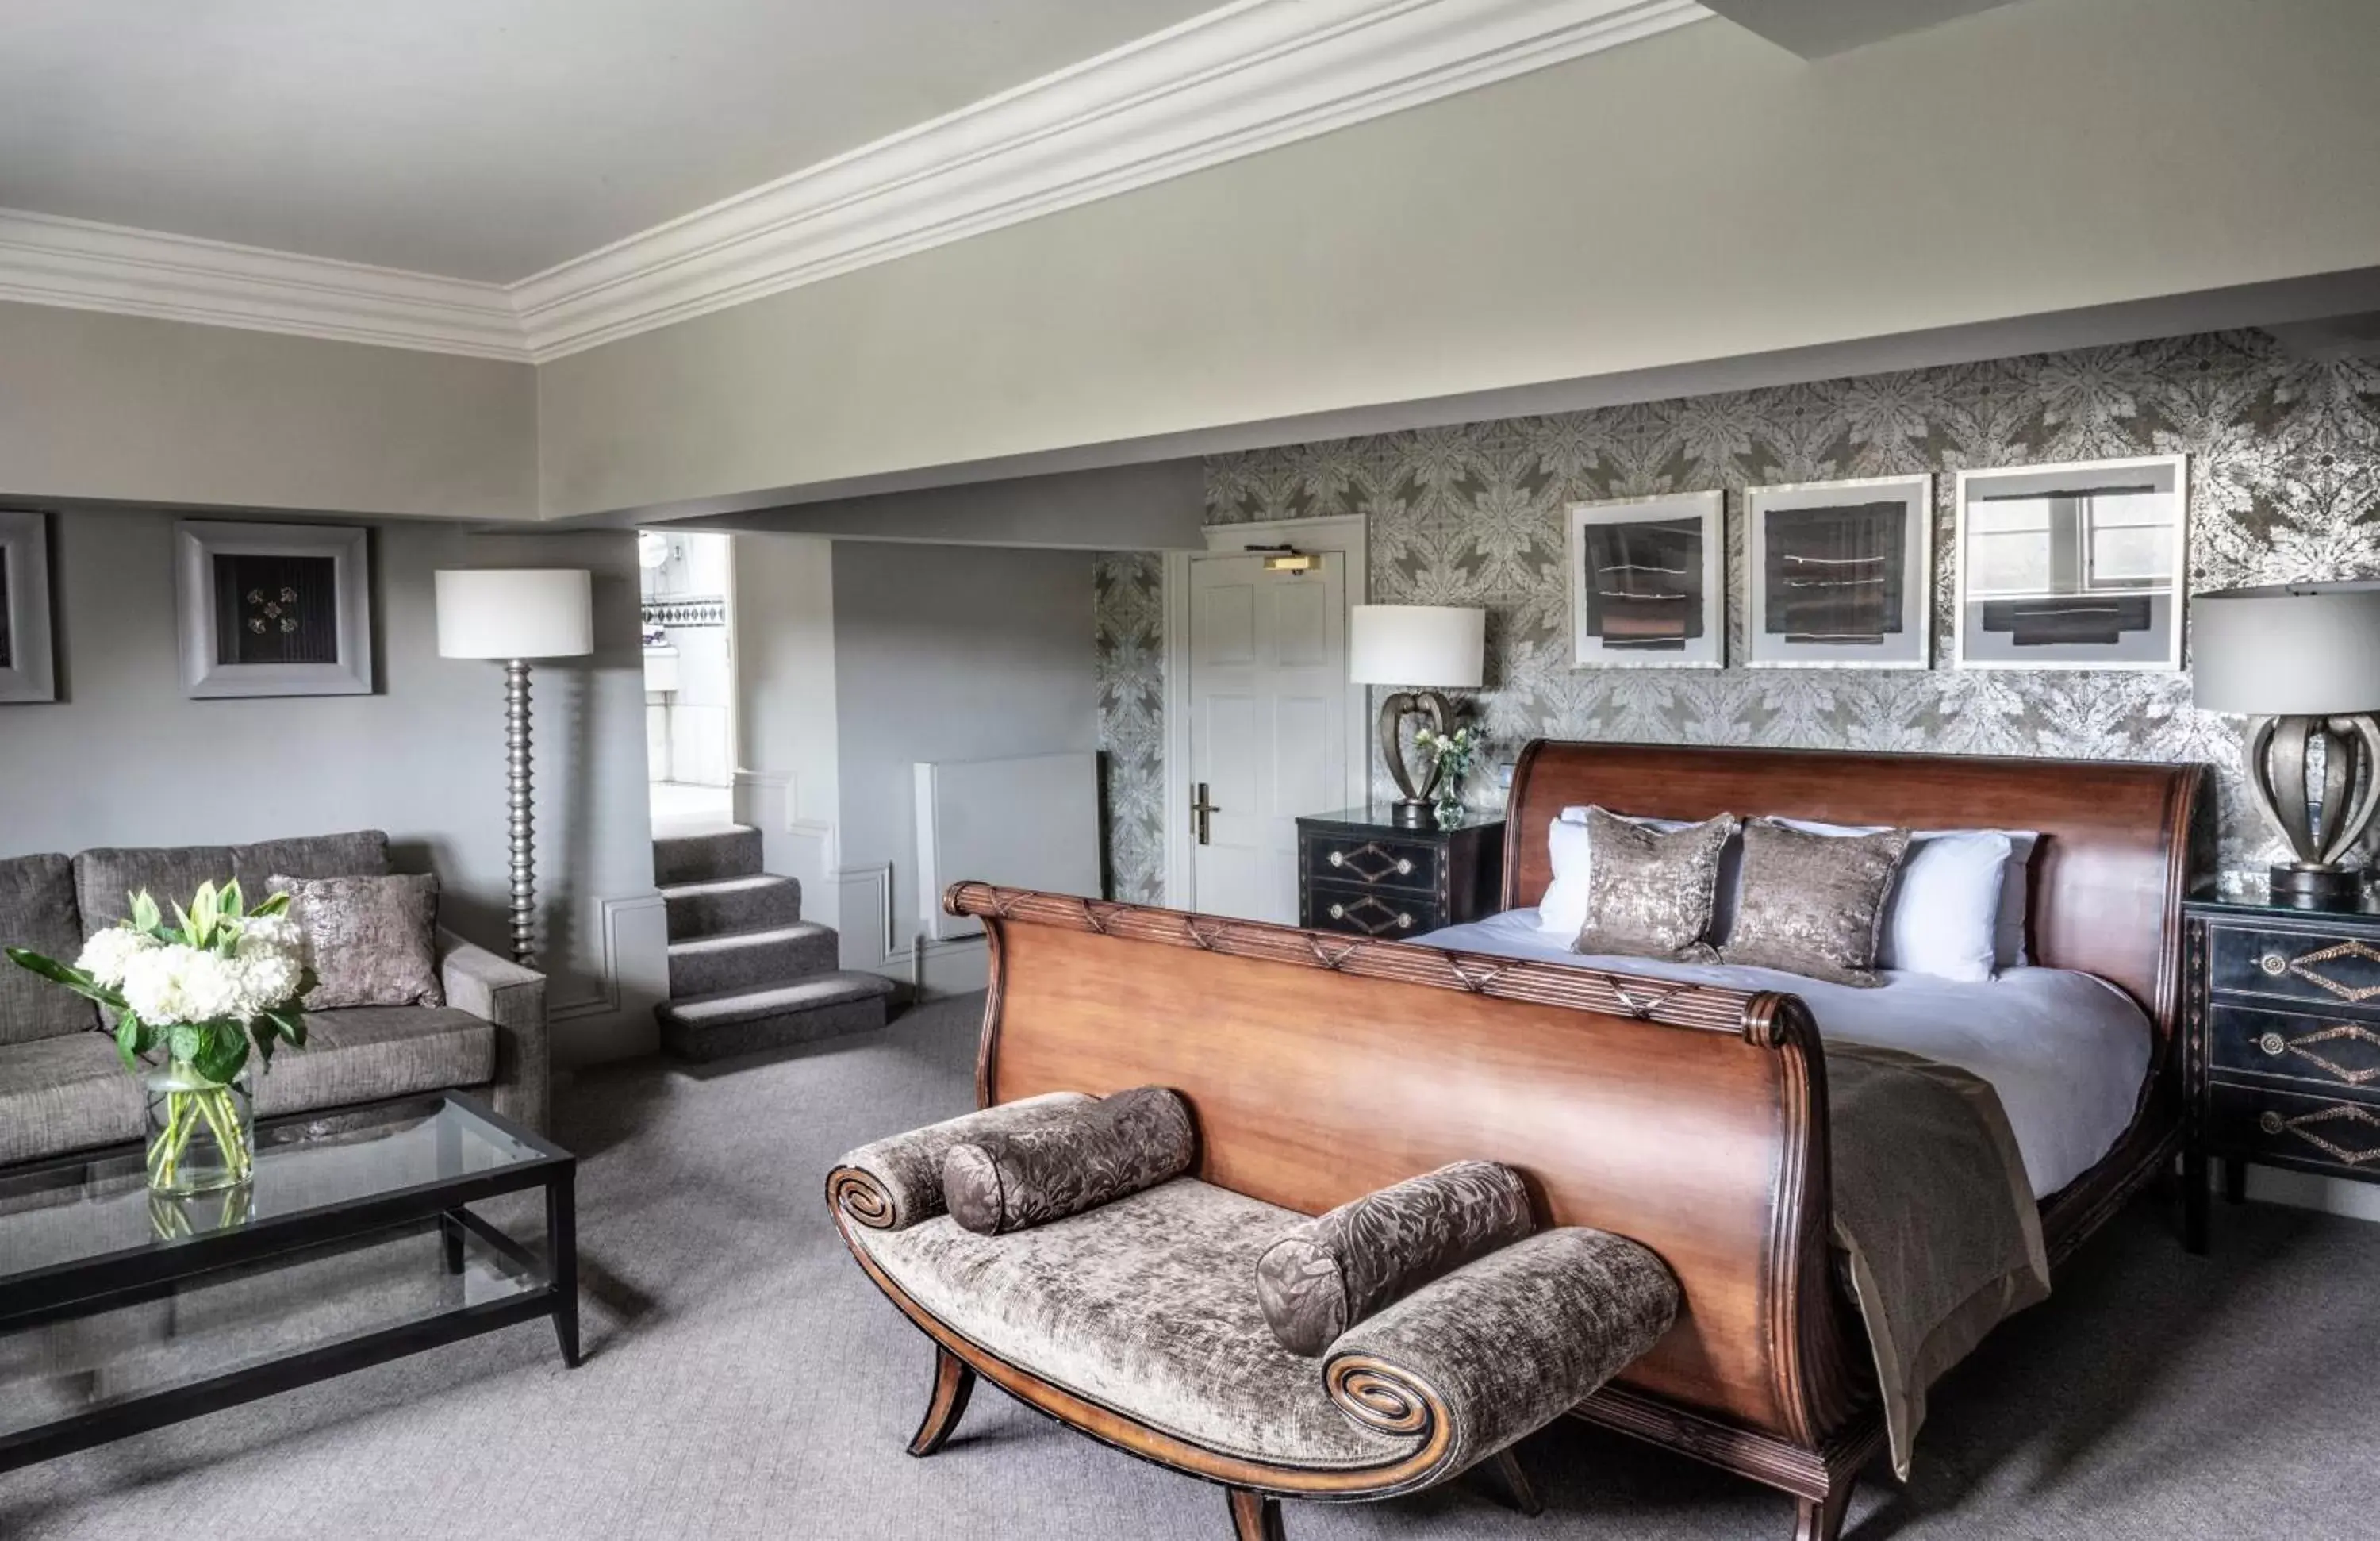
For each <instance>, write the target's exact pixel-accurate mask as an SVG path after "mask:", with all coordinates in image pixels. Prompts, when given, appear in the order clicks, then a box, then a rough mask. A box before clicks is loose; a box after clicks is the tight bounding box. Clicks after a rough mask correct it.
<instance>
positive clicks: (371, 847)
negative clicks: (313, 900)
mask: <svg viewBox="0 0 2380 1541" xmlns="http://www.w3.org/2000/svg"><path fill="white" fill-rule="evenodd" d="M231 869H232V876H234V877H236V878H237V879H238V880H239V886H240V888H241V889H242V890H243V891H244V892H246V893H247V895H248V902H249V904H254V903H256V901H258V900H259V899H261V898H263V897H264V892H265V890H264V885H265V884H266V883H268V882H270V881H271V880H273V879H274V878H385V877H387V876H388V836H386V835H385V834H383V833H382V832H381V831H378V830H355V831H350V832H348V833H346V834H326V835H300V836H298V837H297V839H295V840H267V841H261V842H260V843H257V844H254V845H235V846H233V847H232V848H231Z"/></svg>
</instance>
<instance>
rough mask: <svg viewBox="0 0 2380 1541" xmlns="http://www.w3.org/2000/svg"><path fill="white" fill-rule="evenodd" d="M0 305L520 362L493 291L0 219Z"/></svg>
mask: <svg viewBox="0 0 2380 1541" xmlns="http://www.w3.org/2000/svg"><path fill="white" fill-rule="evenodd" d="M0 299H13V300H22V301H24V302H26V303H27V304H31V305H57V306H65V307H67V308H69V309H78V310H108V311H113V312H115V313H116V314H119V315H129V316H155V317H159V318H162V319H164V320H166V321H178V322H200V323H203V324H205V325H210V326H237V327H245V328H248V329H249V330H252V331H262V332H285V333H290V334H295V335H297V336H300V337H327V338H331V339H334V340H335V341H338V342H345V343H377V344H381V345H383V346H390V347H409V348H420V349H426V350H428V351H430V352H433V353H459V354H468V355H469V356H471V357H473V358H509V359H513V360H516V361H520V360H526V359H528V357H529V353H528V338H527V336H526V335H525V334H523V333H522V331H521V323H520V313H519V311H518V310H517V309H516V308H515V306H514V304H513V300H512V297H511V295H510V294H509V293H507V292H506V290H505V288H504V285H500V284H473V283H468V282H466V281H464V280H462V279H457V278H437V277H432V276H431V275H430V274H428V273H404V272H400V271H398V270H397V269H395V268H375V267H368V266H366V265H364V264H363V263H360V262H338V261H331V260H329V259H328V258H322V257H300V256H297V255H295V254H293V253H290V252H285V251H268V250H266V249H263V248H261V247H253V246H234V245H231V244H229V243H228V242H225V241H204V240H199V239H196V238H195V237H188V236H168V235H163V234H160V233H158V232H155V231H151V230H133V229H128V228H126V227H125V226H123V225H118V224H94V223H92V222H91V221H89V220H79V219H61V218H59V217H57V216H55V215H53V214H36V213H28V212H22V211H19V210H13V209H0Z"/></svg>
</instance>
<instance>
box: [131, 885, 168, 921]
mask: <svg viewBox="0 0 2380 1541" xmlns="http://www.w3.org/2000/svg"><path fill="white" fill-rule="evenodd" d="M127 897H128V898H129V899H130V900H131V901H132V928H133V929H134V930H136V931H150V932H154V931H155V930H156V929H157V928H159V927H161V926H163V925H164V923H165V917H164V916H161V915H159V914H158V913H157V901H156V900H154V899H152V898H150V897H149V891H148V890H147V889H145V888H144V889H142V890H141V891H140V892H138V893H134V894H129V895H127Z"/></svg>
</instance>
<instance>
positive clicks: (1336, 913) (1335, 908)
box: [1330, 904, 1347, 920]
mask: <svg viewBox="0 0 2380 1541" xmlns="http://www.w3.org/2000/svg"><path fill="white" fill-rule="evenodd" d="M1330 918H1331V919H1333V920H1344V919H1346V918H1347V906H1346V905H1344V904H1333V905H1331V906H1330Z"/></svg>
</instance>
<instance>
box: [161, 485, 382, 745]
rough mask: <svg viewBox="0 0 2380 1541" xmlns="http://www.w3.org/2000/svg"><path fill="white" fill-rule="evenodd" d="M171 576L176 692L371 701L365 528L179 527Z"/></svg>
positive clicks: (194, 522) (198, 523)
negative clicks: (177, 648) (177, 651)
mask: <svg viewBox="0 0 2380 1541" xmlns="http://www.w3.org/2000/svg"><path fill="white" fill-rule="evenodd" d="M174 577H175V581H174V590H175V597H176V605H177V611H178V616H177V619H178V623H179V624H178V626H177V636H178V637H179V640H180V645H181V662H182V693H183V694H184V695H186V696H188V697H190V698H192V699H194V700H207V699H215V698H248V697H258V696H368V695H370V694H371V689H372V641H371V541H370V531H369V530H367V529H363V528H359V527H355V526H347V525H265V524H237V523H230V522H216V521H213V520H207V519H182V520H177V521H176V523H175V526H174Z"/></svg>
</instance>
